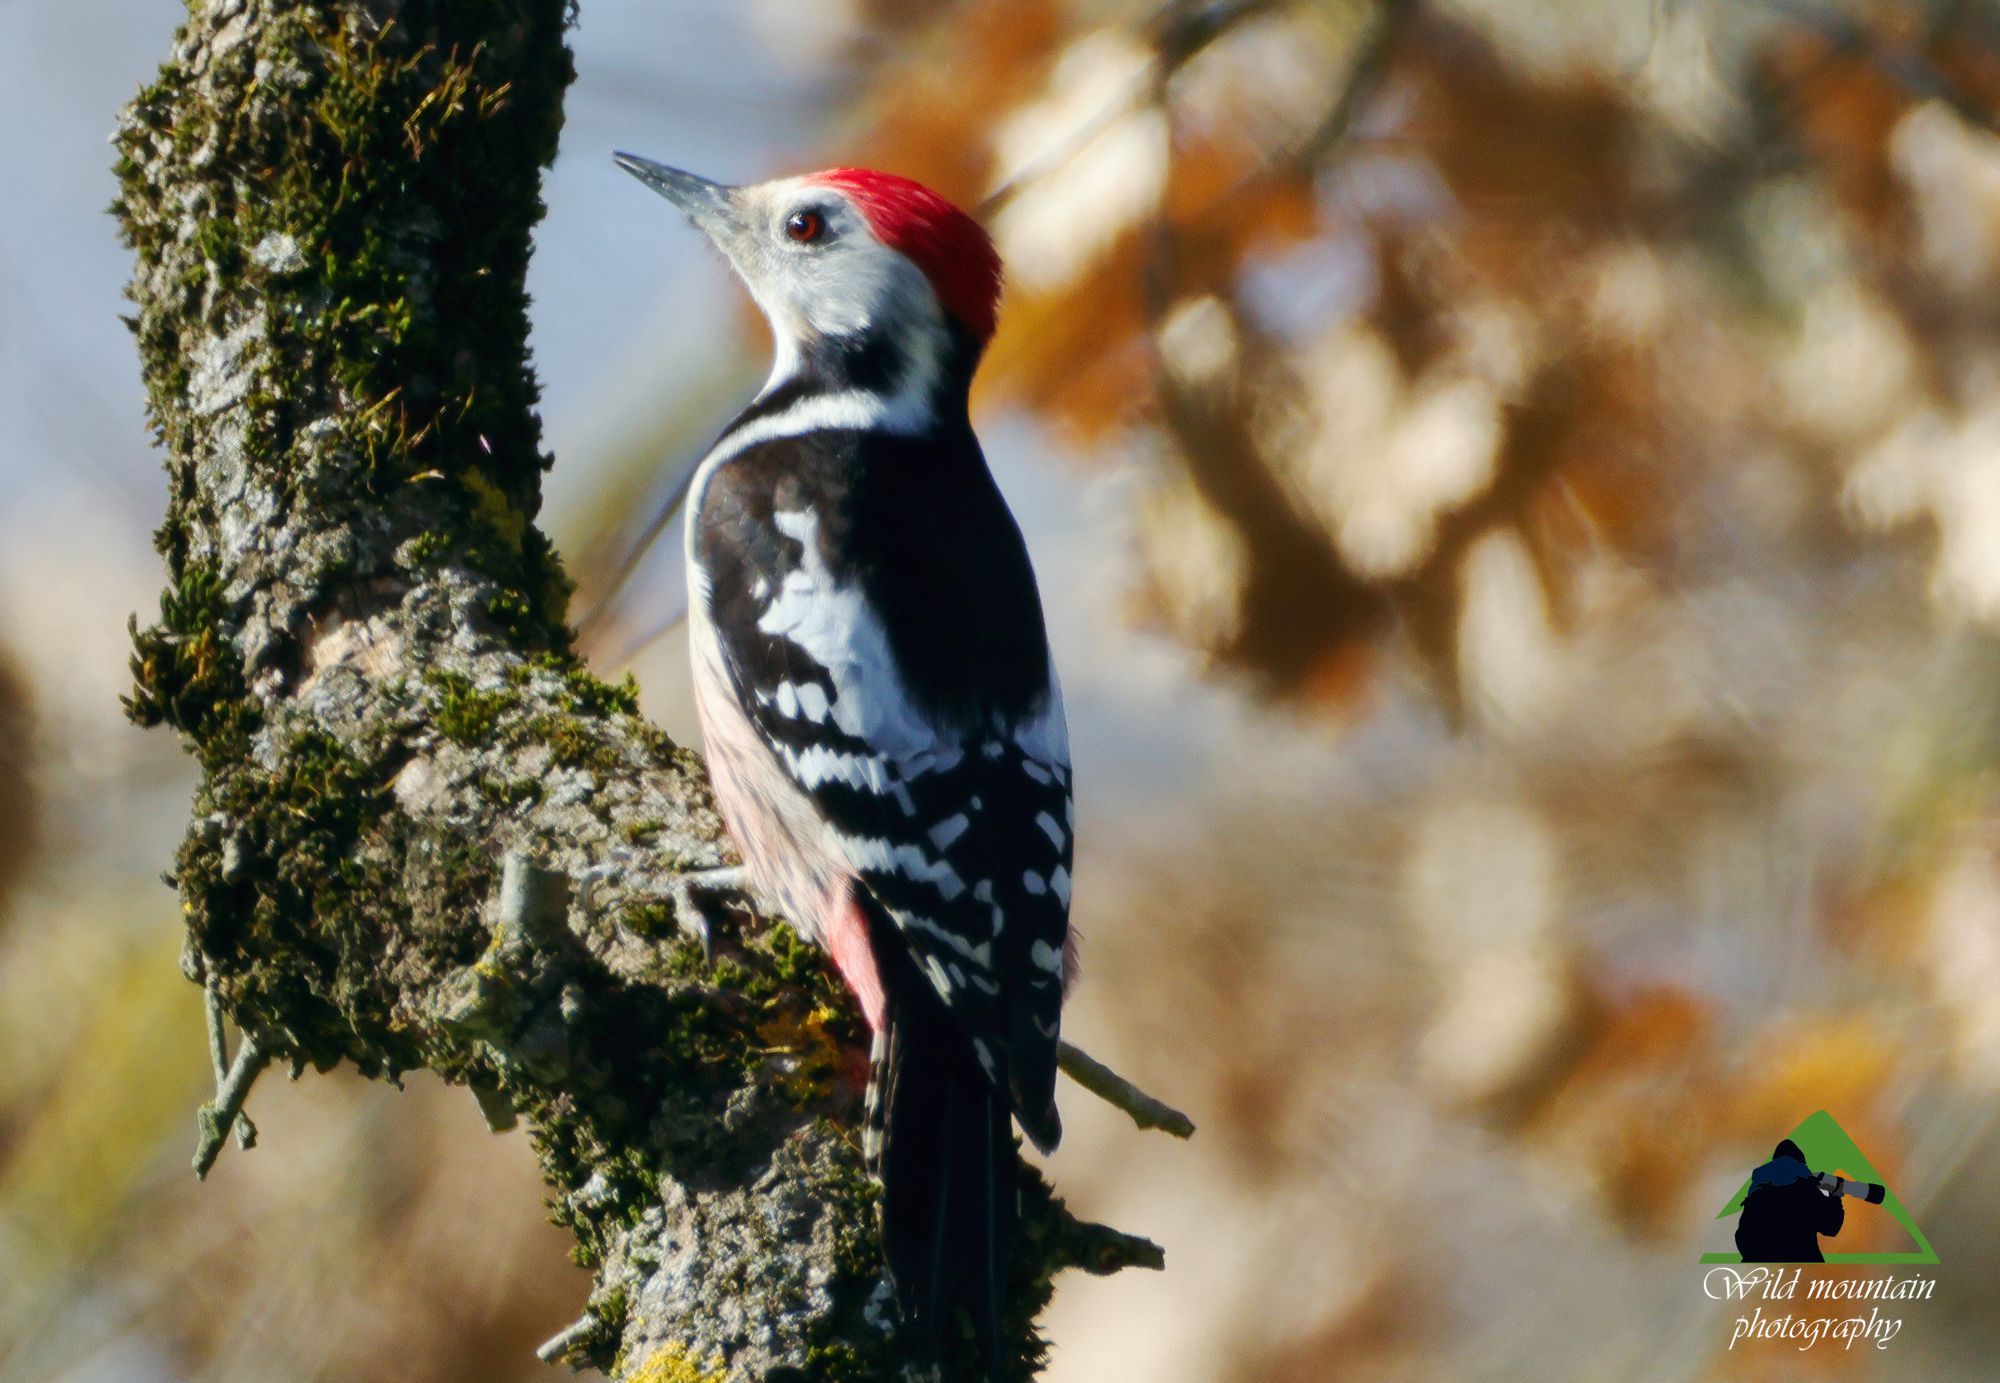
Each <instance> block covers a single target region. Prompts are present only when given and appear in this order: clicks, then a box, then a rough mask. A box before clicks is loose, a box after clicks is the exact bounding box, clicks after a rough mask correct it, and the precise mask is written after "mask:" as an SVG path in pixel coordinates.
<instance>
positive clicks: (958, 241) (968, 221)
mask: <svg viewBox="0 0 2000 1383" xmlns="http://www.w3.org/2000/svg"><path fill="white" fill-rule="evenodd" d="M808 181H810V182H814V183H819V184H821V185H823V186H826V187H831V188H834V189H836V190H838V191H840V192H844V193H846V194H847V197H848V200H850V201H852V202H853V203H854V205H855V206H856V207H857V208H858V209H859V210H860V212H861V214H862V215H863V216H865V217H866V218H867V219H868V226H869V229H870V230H872V231H874V232H875V238H876V239H878V240H880V241H881V242H882V243H883V244H885V245H887V246H888V247H889V248H890V249H892V250H895V251H896V252H897V253H898V254H901V255H903V256H905V257H906V258H908V259H909V260H910V261H911V262H912V263H913V264H915V265H916V266H917V267H918V268H919V269H921V270H923V272H924V277H926V278H928V279H929V280H930V282H931V289H932V291H933V292H935V293H936V294H937V296H938V302H939V303H940V304H941V305H942V306H943V307H944V310H945V311H947V312H949V313H950V314H951V315H952V316H954V317H956V318H957V319H958V320H959V322H960V323H961V324H962V325H963V326H964V327H965V329H966V330H967V331H969V332H971V333H972V336H973V338H974V339H975V340H977V341H980V342H982V343H983V342H985V341H987V340H988V339H990V338H991V337H992V335H993V327H994V323H995V321H996V320H997V318H998V316H999V312H1000V254H999V252H998V251H997V250H995V249H994V248H993V241H992V238H991V237H989V236H988V235H987V234H986V231H985V228H984V227H982V226H981V225H980V224H979V223H978V222H977V221H975V220H973V219H972V218H971V217H970V216H968V215H966V214H965V213H964V212H963V211H960V210H959V209H958V208H957V207H956V206H953V205H952V204H951V203H950V202H948V201H946V200H945V199H944V198H943V197H940V196H939V195H938V194H937V193H935V192H933V191H931V190H930V189H929V188H928V187H925V186H924V185H923V184H922V183H920V182H913V181H911V180H910V179H909V178H903V177H898V176H897V175H896V174H894V173H878V172H875V171H874V170H872V169H868V168H829V169H827V170H826V171H825V172H822V173H814V174H813V175H812V176H811V177H810V178H809V179H808Z"/></svg>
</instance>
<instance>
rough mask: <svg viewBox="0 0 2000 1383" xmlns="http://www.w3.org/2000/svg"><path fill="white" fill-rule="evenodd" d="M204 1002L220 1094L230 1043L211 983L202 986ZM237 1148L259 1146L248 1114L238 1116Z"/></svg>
mask: <svg viewBox="0 0 2000 1383" xmlns="http://www.w3.org/2000/svg"><path fill="white" fill-rule="evenodd" d="M202 1000H203V1004H204V1007H206V1009H207V1011H208V1061H209V1065H210V1066H211V1067H212V1068H214V1071H215V1088H216V1091H217V1092H218V1093H220V1092H221V1090H222V1083H223V1082H224V1081H226V1080H228V1079H229V1043H228V1040H227V1038H226V1037H225V1036H224V1034H223V1030H222V996H221V995H220V994H217V993H216V992H215V985H214V984H213V983H209V984H206V985H203V986H202ZM236 1146H237V1147H239V1148H242V1149H243V1150H244V1151H245V1152H248V1151H249V1150H250V1149H252V1148H254V1147H256V1146H257V1126H256V1125H255V1124H253V1123H251V1122H250V1116H249V1115H248V1114H238V1115H237V1116H236Z"/></svg>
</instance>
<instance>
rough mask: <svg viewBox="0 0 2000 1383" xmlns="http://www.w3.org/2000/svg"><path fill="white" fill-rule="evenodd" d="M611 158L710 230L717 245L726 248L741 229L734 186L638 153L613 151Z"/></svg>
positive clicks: (705, 228) (709, 232)
mask: <svg viewBox="0 0 2000 1383" xmlns="http://www.w3.org/2000/svg"><path fill="white" fill-rule="evenodd" d="M612 158H613V159H614V160H615V161H616V162H617V164H618V166H619V167H620V168H623V169H624V170H625V171H626V172H628V173H630V174H631V175H632V176H633V177H635V178H637V179H638V180H639V181H640V182H642V183H644V184H646V186H648V187H650V188H652V189H653V191H655V192H657V193H659V194H660V195H661V196H662V197H665V198H666V199H667V200H668V201H670V202H672V203H673V204H674V205H675V206H677V207H679V208H680V209H681V210H682V211H683V212H685V213H687V218H688V220H690V221H692V222H694V223H695V225H696V226H697V227H699V228H700V229H701V230H703V231H705V232H707V234H708V236H709V238H710V239H712V240H714V241H715V242H716V243H717V244H718V245H721V246H723V247H724V248H727V247H728V245H729V242H730V240H731V238H732V237H733V236H734V234H735V233H736V232H737V231H738V230H739V229H740V228H741V219H740V218H739V217H738V215H737V212H736V197H735V192H736V189H735V188H733V187H730V186H728V185H727V184H725V183H719V182H710V181H709V180H708V179H707V178H698V177H696V176H695V175H694V174H692V173H683V172H682V171H681V170H680V169H678V168H669V167H667V165H666V164H664V163H655V162H653V161H652V160H651V159H649V158H640V157H639V156H638V155H637V154H613V155H612Z"/></svg>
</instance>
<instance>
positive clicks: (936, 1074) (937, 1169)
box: [869, 990, 1019, 1383]
mask: <svg viewBox="0 0 2000 1383" xmlns="http://www.w3.org/2000/svg"><path fill="white" fill-rule="evenodd" d="M874 1079H875V1089H874V1090H873V1091H872V1092H871V1101H872V1104H871V1109H870V1122H871V1128H870V1130H869V1132H870V1135H871V1137H870V1143H871V1151H872V1154H873V1156H874V1157H875V1161H876V1169H877V1171H878V1172H879V1173H880V1175H881V1178H882V1239H883V1251H884V1254H885V1256H886V1258H887V1259H888V1264H889V1277H890V1280H891V1281H892V1282H893V1283H894V1285H895V1288H896V1296H897V1299H898V1301H899V1302H900V1303H901V1305H902V1308H903V1315H904V1318H905V1320H906V1321H907V1322H908V1323H909V1326H910V1328H911V1330H912V1331H913V1332H914V1333H915V1338H916V1342H917V1347H918V1349H919V1351H920V1352H921V1357H922V1358H923V1359H925V1360H926V1361H933V1362H934V1361H937V1360H938V1359H939V1358H940V1350H941V1348H942V1347H943V1344H944V1336H945V1333H946V1332H947V1331H949V1332H952V1333H953V1334H956V1332H957V1329H958V1327H957V1325H956V1323H955V1321H956V1317H957V1315H958V1313H959V1312H960V1311H963V1312H964V1313H965V1314H966V1315H967V1316H968V1317H970V1319H971V1323H972V1331H973V1335H974V1337H975V1339H976V1340H977V1341H978V1345H979V1353H980V1357H981V1358H982V1359H983V1360H984V1361H985V1376H986V1377H987V1378H989V1379H991V1380H993V1383H999V1380H1000V1379H1001V1376H1002V1375H1001V1360H1002V1357H1003V1356H1002V1354H1001V1342H1002V1339H1003V1334H1002V1322H1003V1320H1004V1319H1005V1313H1004V1311H1003V1304H1004V1301H1005V1293H1006V1289H1007V1276H1008V1263H1009V1258H1010V1254H1011V1252H1012V1249H1013V1240H1014V1222H1015V1218H1016V1215H1017V1213H1018V1204H1017V1201H1018V1196H1019V1171H1018V1162H1017V1157H1016V1153H1015V1151H1014V1136H1013V1125H1012V1116H1011V1112H1010V1107H1009V1104H1008V1100H1007V1096H1006V1095H1005V1094H1004V1093H1003V1090H1002V1088H1001V1087H999V1086H996V1085H995V1084H994V1082H992V1081H991V1080H989V1079H988V1078H987V1076H986V1073H985V1071H983V1070H982V1069H981V1068H980V1065H979V1062H978V1059H977V1058H976V1057H975V1056H974V1055H973V1052H972V1045H971V1043H970V1042H969V1041H968V1040H967V1038H966V1036H965V1033H964V1032H963V1030H962V1029H960V1027H959V1026H958V1024H957V1023H956V1022H955V1021H954V1020H953V1019H952V1017H951V1015H949V1014H948V1013H946V1012H945V1011H944V1009H943V1007H942V1006H941V1005H940V1004H938V1003H937V1002H936V1001H935V1000H933V999H932V997H931V996H930V995H929V994H928V993H925V992H923V991H921V990H919V991H917V992H916V993H914V994H906V995H905V996H899V999H898V1000H893V1001H892V1003H891V1010H890V1015H889V1024H888V1031H887V1033H886V1034H884V1040H882V1041H881V1042H880V1043H879V1044H878V1048H877V1062H876V1068H875V1073H874Z"/></svg>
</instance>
